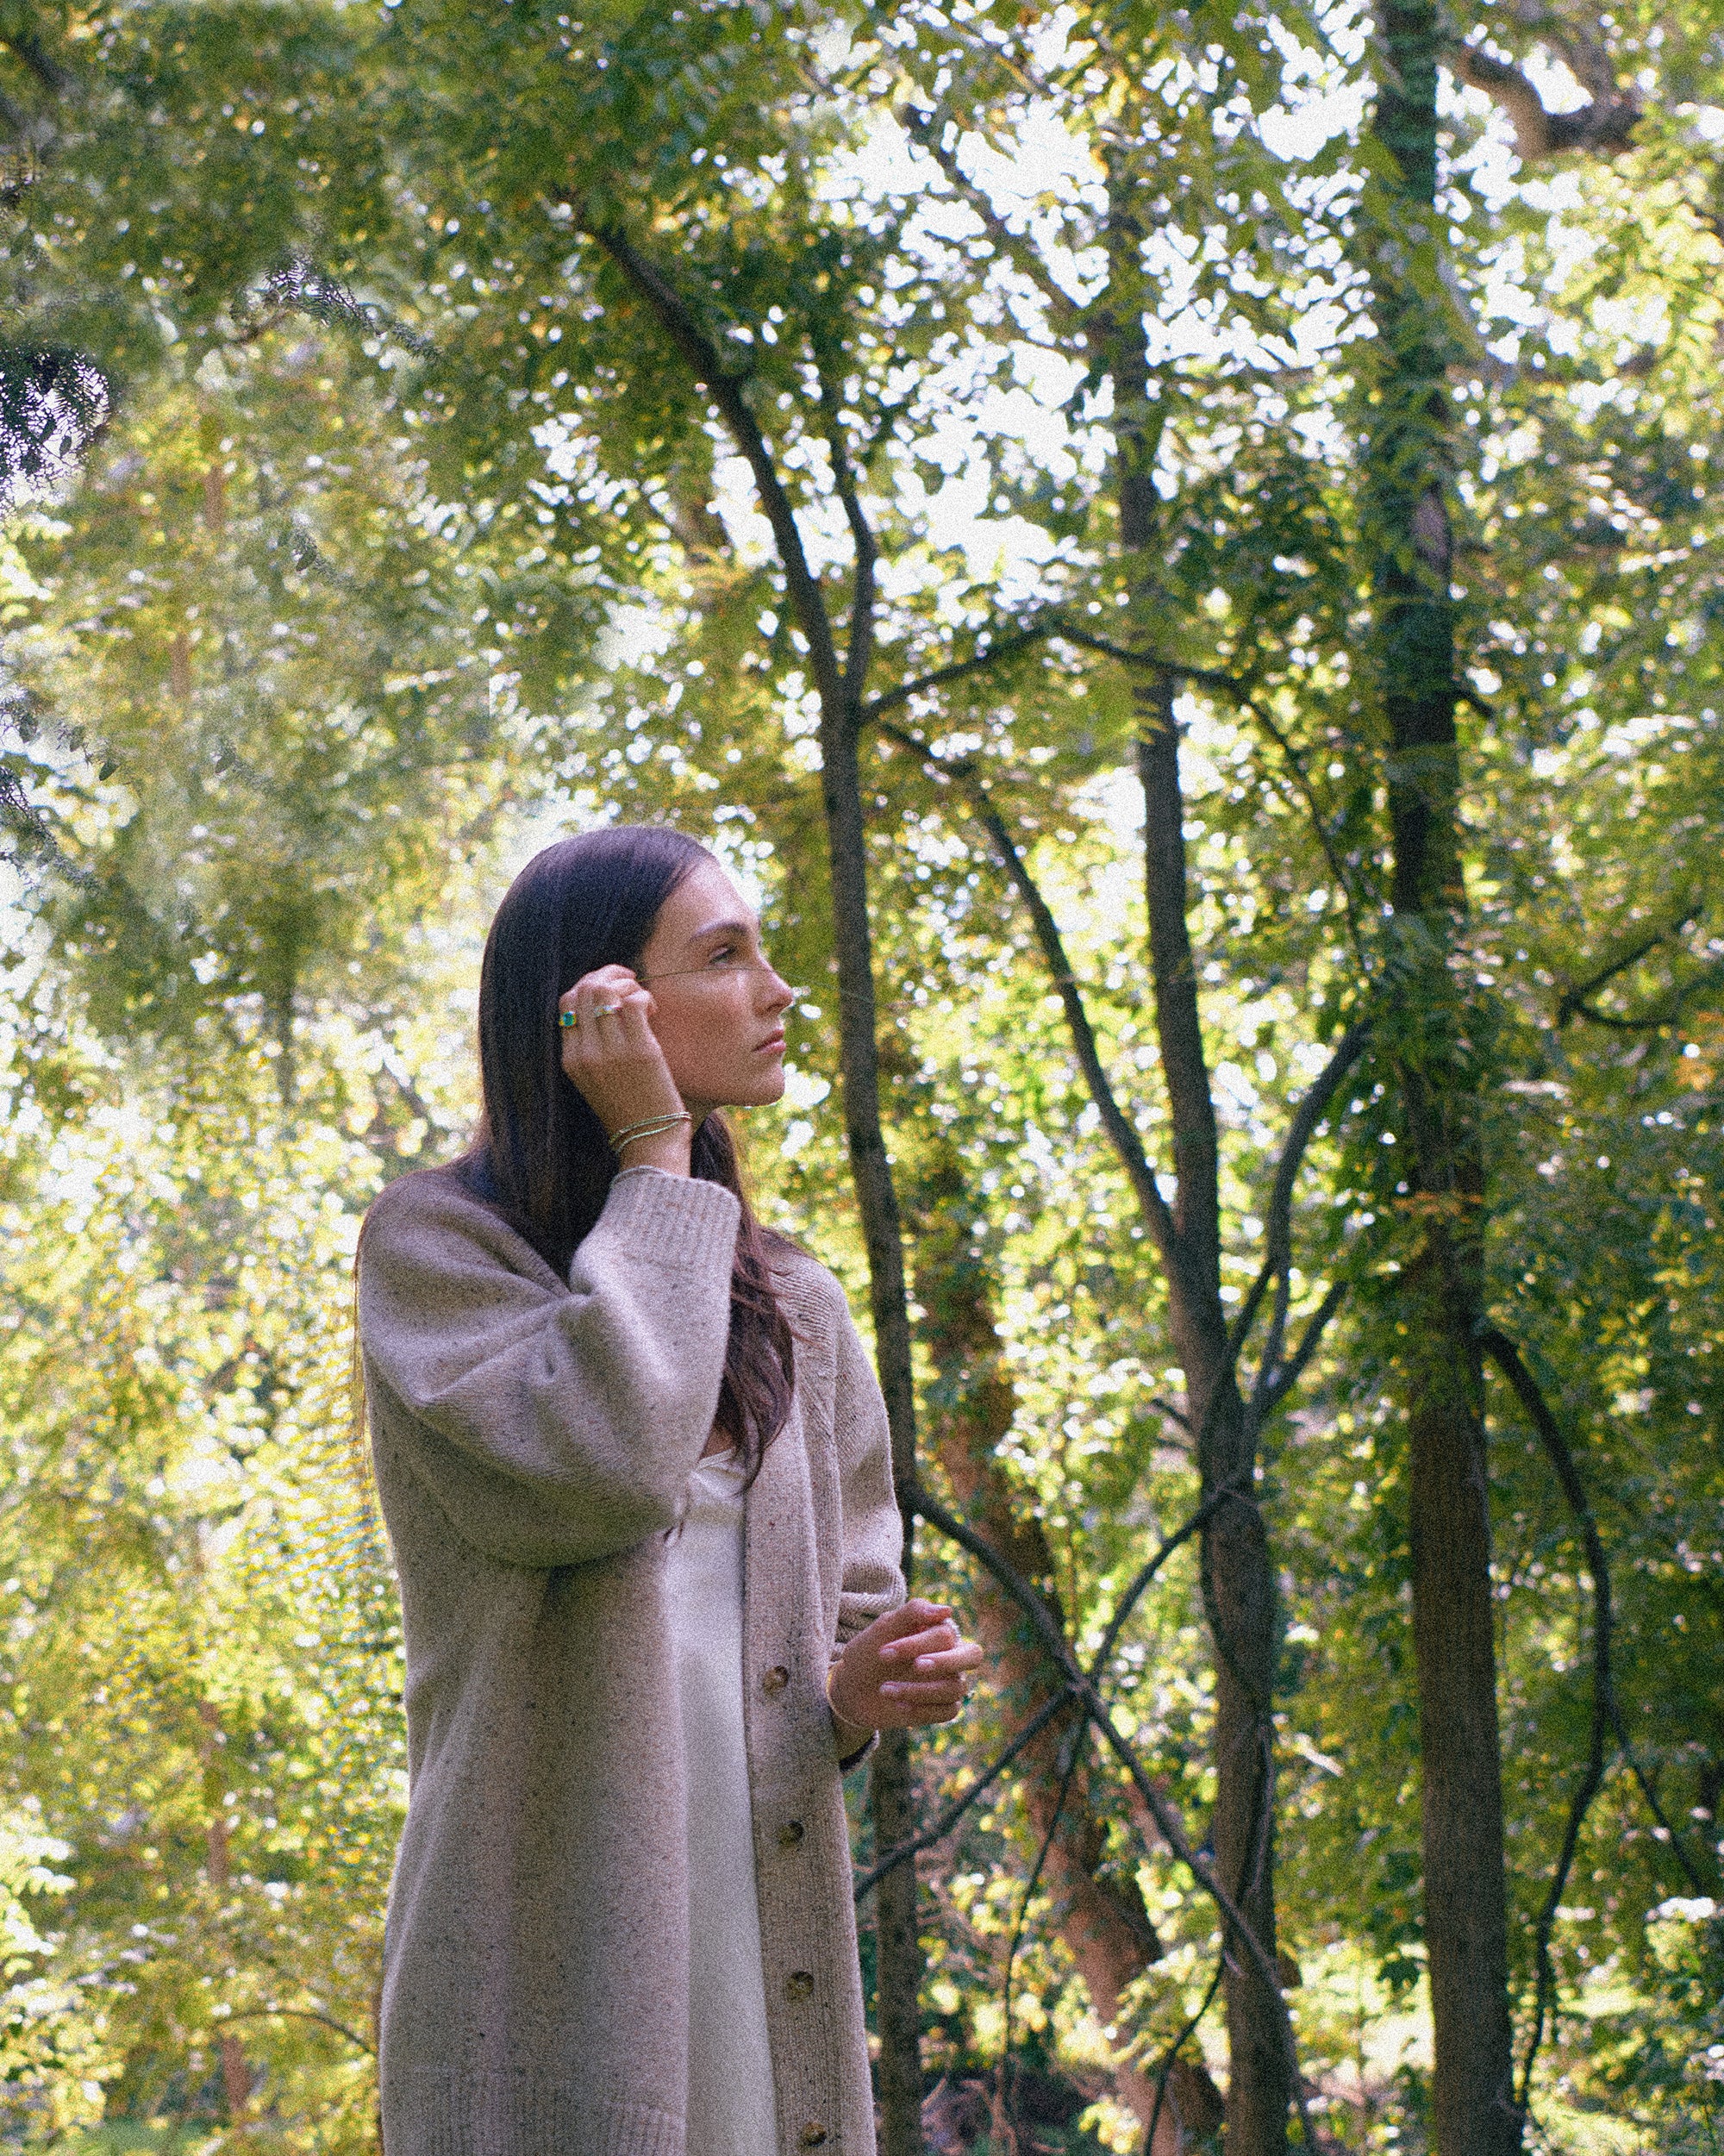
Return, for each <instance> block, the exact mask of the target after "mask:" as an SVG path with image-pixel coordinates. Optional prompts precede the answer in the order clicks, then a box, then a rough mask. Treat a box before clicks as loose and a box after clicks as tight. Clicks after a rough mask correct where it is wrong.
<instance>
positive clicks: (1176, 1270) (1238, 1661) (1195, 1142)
mask: <svg viewBox="0 0 1724 2156" xmlns="http://www.w3.org/2000/svg"><path fill="white" fill-rule="evenodd" d="M1142 238H1143V234H1142V228H1141V226H1140V222H1139V220H1138V217H1137V214H1136V202H1135V195H1134V187H1133V183H1132V178H1131V174H1130V172H1129V170H1128V168H1127V164H1126V162H1125V161H1124V160H1123V159H1121V160H1119V161H1117V162H1115V164H1114V165H1113V166H1111V167H1110V170H1109V219H1108V250H1109V281H1108V286H1107V289H1106V291H1104V293H1103V294H1102V297H1101V299H1100V300H1099V301H1098V302H1097V303H1096V307H1095V309H1093V311H1092V315H1091V329H1090V337H1091V344H1092V349H1093V350H1094V351H1095V353H1096V356H1097V357H1098V358H1099V359H1101V360H1102V363H1103V364H1104V365H1105V366H1106V368H1107V372H1108V374H1109V378H1110V379H1111V381H1112V384H1113V392H1114V409H1115V422H1114V440H1115V484H1116V487H1117V490H1118V499H1119V517H1120V544H1121V549H1122V551H1123V553H1124V555H1125V560H1126V565H1127V573H1128V575H1129V576H1130V578H1131V582H1132V591H1133V614H1134V621H1133V627H1134V632H1135V641H1137V642H1138V643H1139V644H1140V646H1142V645H1149V644H1152V642H1153V641H1156V631H1157V628H1158V625H1159V597H1160V590H1159V585H1160V574H1159V571H1160V565H1159V561H1158V560H1157V559H1156V556H1155V552H1154V541H1155V538H1156V534H1157V531H1158V528H1159V511H1158V503H1157V497H1156V492H1155V484H1154V466H1155V459H1156V453H1157V448H1158V446H1159V437H1160V421H1159V405H1158V403H1157V400H1156V399H1155V398H1154V397H1152V395H1151V389H1152V378H1151V370H1150V366H1149V348H1148V343H1147V340H1146V334H1145V328H1144V304H1145V298H1146V294H1145V291H1144V278H1143V272H1142V268H1141V261H1140V253H1141V247H1142ZM1134 698H1135V703H1136V711H1137V727H1138V750H1137V762H1138V778H1139V781H1140V784H1141V786H1142V789H1143V801H1144V869H1145V889H1146V900H1147V905H1148V917H1149V946H1150V966H1151V975H1152V987H1153V991H1154V1001H1155V1023H1156V1034H1157V1039H1158V1042H1159V1047H1160V1052H1161V1072H1162V1080H1163V1083H1164V1084H1165V1087H1166V1089H1167V1101H1168V1108H1169V1110H1170V1114H1171V1122H1172V1131H1173V1162H1174V1170H1175V1178H1176V1195H1175V1197H1174V1200H1173V1204H1172V1213H1171V1222H1167V1223H1165V1225H1164V1227H1163V1230H1162V1234H1161V1238H1160V1240H1161V1243H1162V1249H1161V1256H1162V1259H1163V1264H1164V1266H1165V1273H1166V1278H1167V1292H1168V1315H1169V1321H1170V1324H1171V1330H1172V1334H1173V1347H1174V1353H1175V1354H1176V1355H1177V1358H1178V1360H1179V1364H1180V1367H1181V1369H1182V1371H1183V1372H1184V1378H1185V1394H1186V1405H1187V1410H1188V1414H1189V1416H1190V1424H1191V1427H1192V1428H1193V1429H1200V1430H1202V1431H1203V1432H1204V1433H1205V1440H1204V1444H1203V1447H1202V1457H1201V1458H1200V1459H1199V1461H1198V1466H1199V1470H1200V1472H1201V1474H1202V1483H1203V1495H1204V1496H1205V1497H1206V1498H1207V1497H1209V1496H1211V1495H1213V1494H1214V1493H1215V1491H1216V1490H1221V1489H1227V1490H1232V1491H1234V1493H1235V1497H1236V1502H1234V1503H1228V1504H1226V1505H1223V1506H1222V1507H1221V1509H1219V1510H1218V1511H1217V1512H1216V1514H1215V1515H1214V1516H1213V1517H1212V1519H1211V1520H1210V1522H1209V1525H1208V1526H1207V1527H1206V1528H1205V1529H1204V1531H1203V1538H1202V1566H1203V1578H1204V1584H1205V1592H1204V1603H1205V1608H1206V1610H1207V1614H1208V1616H1209V1627H1210V1631H1211V1634H1212V1635H1213V1637H1214V1640H1215V1658H1216V1663H1217V1669H1216V1698H1215V1772H1216V1796H1215V1823H1214V1839H1215V1854H1216V1858H1217V1859H1218V1862H1219V1865H1220V1867H1221V1877H1222V1881H1223V1884H1225V1885H1226V1886H1227V1889H1228V1890H1229V1891H1230V1892H1232V1893H1233V1894H1234V1896H1235V1897H1237V1900H1238V1902H1239V1903H1240V1914H1241V1915H1244V1916H1245V1917H1246V1921H1247V1922H1249V1923H1250V1924H1251V1927H1252V1930H1253V1932H1254V1933H1255V1934H1256V1936H1257V1938H1258V1940H1259V1942H1260V1943H1261V1945H1262V1946H1263V1948H1264V1950H1265V1953H1266V1954H1267V1955H1268V1956H1269V1958H1270V1959H1271V1962H1272V1961H1273V1960H1274V1959H1275V1957H1276V1939H1275V1878H1274V1786H1273V1772H1272V1770H1273V1762H1274V1753H1273V1743H1272V1737H1273V1725H1272V1722H1271V1720H1270V1694H1271V1688H1272V1684H1273V1673H1274V1667H1275V1628H1276V1601H1277V1597H1276V1591H1275V1576H1274V1572H1273V1568H1272V1566H1271V1563H1270V1557H1269V1545H1268V1538H1267V1535H1266V1534H1265V1531H1264V1527H1263V1522H1262V1517H1261V1515H1260V1514H1259V1511H1258V1509H1257V1505H1256V1501H1255V1499H1256V1492H1255V1489H1254V1482H1255V1472H1256V1431H1255V1428H1254V1426H1253V1424H1252V1421H1251V1419H1250V1417H1249V1416H1248V1415H1247V1414H1246V1409H1245V1404H1244V1403H1243V1401H1242V1400H1241V1399H1240V1393H1239V1388H1238V1386H1237V1384H1236V1383H1235V1382H1234V1375H1233V1372H1231V1370H1230V1369H1228V1368H1227V1317H1226V1312H1225V1310H1224V1309H1223V1306H1222V1303H1221V1180H1220V1159H1221V1149H1220V1142H1219V1139H1218V1135H1217V1132H1216V1126H1215V1102H1214V1098H1213V1096H1212V1094H1211V1091H1210V1085H1209V1065H1208V1060H1207V1058H1206V1056H1205V1053H1204V1048H1203V1032H1202V1014H1201V1012H1200V1010H1199V1008H1198V1001H1197V982H1196V971H1195V966H1194V963H1193V959H1192V953H1191V940H1190V928H1189V925H1188V922H1187V920H1186V906H1187V896H1188V894H1187V885H1186V875H1185V839H1184V795H1183V792H1182V790H1181V785H1180V778H1179V741H1178V730H1177V725H1176V723H1175V721H1174V716H1173V683H1172V680H1171V678H1170V677H1169V676H1167V675H1166V674H1165V673H1162V672H1148V673H1140V674H1139V676H1138V677H1137V679H1136V684H1135V690H1134ZM1151 1225H1153V1222H1152V1223H1151ZM1226 2001H1227V2054H1228V2065H1227V2149H1228V2156H1283V2153H1284V2150H1285V2148H1286V2146H1287V2110H1288V2106H1289V2104H1290V2102H1291V2100H1292V2094H1293V2090H1292V2083H1291V2078H1290V2064H1289V2060H1288V2056H1287V2050H1286V2044H1285V2039H1284V2033H1283V2029H1284V2025H1283V2021H1282V2003H1281V2001H1280V2000H1279V1999H1278V1998H1277V1997H1274V1996H1273V1994H1272V1993H1271V1990H1269V1987H1268V1986H1267V1984H1265V1981H1264V1979H1263V1978H1262V1977H1261V1976H1260V1975H1259V1974H1258V1973H1257V1972H1256V1971H1255V1970H1254V1969H1253V1968H1252V1965H1251V1963H1250V1962H1249V1960H1248V1959H1247V1958H1246V1956H1245V1955H1243V1954H1242V1953H1238V1952H1237V1951H1234V1952H1230V1953H1229V1954H1228V1959H1227V1976H1226Z"/></svg>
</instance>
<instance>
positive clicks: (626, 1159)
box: [617, 1123, 690, 1175]
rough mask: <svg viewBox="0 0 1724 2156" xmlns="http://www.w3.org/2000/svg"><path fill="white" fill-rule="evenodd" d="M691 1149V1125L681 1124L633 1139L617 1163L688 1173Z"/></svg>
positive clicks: (668, 1173) (619, 1164) (620, 1154)
mask: <svg viewBox="0 0 1724 2156" xmlns="http://www.w3.org/2000/svg"><path fill="white" fill-rule="evenodd" d="M689 1159H690V1138H689V1127H688V1125H687V1124H686V1123H681V1124H679V1125H678V1127H677V1128H675V1129H674V1130H664V1131H658V1132H655V1133H654V1134H653V1135H652V1136H650V1137H643V1138H633V1139H631V1140H629V1142H628V1144H627V1145H626V1146H624V1147H622V1150H621V1152H620V1153H618V1154H617V1165H618V1167H619V1168H662V1169H663V1170H664V1172H665V1174H666V1175H686V1174H687V1173H688V1172H689Z"/></svg>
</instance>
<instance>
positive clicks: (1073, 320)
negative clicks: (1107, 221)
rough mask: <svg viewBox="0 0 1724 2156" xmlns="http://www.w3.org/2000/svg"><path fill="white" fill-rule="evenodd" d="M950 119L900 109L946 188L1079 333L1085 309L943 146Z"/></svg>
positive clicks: (1057, 316)
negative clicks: (959, 200) (946, 124)
mask: <svg viewBox="0 0 1724 2156" xmlns="http://www.w3.org/2000/svg"><path fill="white" fill-rule="evenodd" d="M946 117H947V116H946V115H944V114H942V113H940V112H939V111H937V110H935V111H931V112H919V111H917V110H916V109H915V107H914V106H912V105H909V104H905V105H902V106H900V107H899V109H898V114H897V119H898V124H899V126H900V127H901V128H903V131H904V133H905V134H907V135H909V138H910V140H911V141H912V142H914V143H915V146H916V147H917V148H918V149H919V150H921V151H923V152H924V153H926V154H927V155H928V157H930V158H932V159H933V160H934V163H935V164H936V165H937V166H939V167H940V172H941V175H942V176H943V177H944V178H945V180H946V184H947V185H948V186H949V187H950V188H951V189H952V191H953V194H955V195H957V196H958V197H959V198H960V199H961V200H962V201H963V202H964V203H965V206H966V208H968V209H969V210H970V211H971V214H972V215H973V216H975V217H976V218H978V220H979V222H980V223H981V225H982V228H983V229H984V231H985V232H986V234H987V235H988V237H989V238H990V240H991V241H993V243H994V245H995V247H996V248H997V249H998V250H999V252H1000V253H1002V254H1003V256H1004V257H1005V258H1006V259H1007V261H1009V263H1010V264H1011V266H1012V267H1013V268H1014V269H1015V271H1016V272H1017V273H1018V275H1019V276H1020V277H1021V278H1023V279H1024V280H1025V282H1026V283H1027V284H1033V285H1034V287H1035V289H1036V290H1037V291H1039V292H1040V294H1041V297H1043V299H1044V300H1046V303H1047V308H1048V312H1049V313H1050V314H1051V315H1052V316H1053V319H1054V321H1055V322H1056V323H1057V324H1059V326H1060V327H1061V328H1065V329H1074V328H1077V326H1078V325H1079V323H1080V322H1081V321H1082V318H1083V313H1084V309H1083V306H1082V303H1080V302H1079V301H1077V300H1076V299H1074V298H1073V297H1071V293H1070V292H1068V291H1066V290H1065V287H1064V286H1063V285H1061V284H1058V283H1056V282H1055V280H1054V279H1053V277H1052V276H1050V275H1049V273H1048V270H1047V266H1046V264H1045V263H1044V262H1043V261H1042V259H1041V258H1040V255H1039V254H1038V253H1036V250H1035V248H1034V246H1033V245H1032V243H1031V242H1030V241H1028V239H1026V238H1024V237H1023V236H1021V234H1018V233H1015V232H1014V231H1013V230H1012V228H1011V227H1010V226H1009V224H1008V223H1007V222H1006V221H1005V219H1004V218H1003V216H1001V215H1000V213H999V211H998V210H997V209H995V207H994V204H993V202H992V200H991V199H990V197H989V196H988V194H987V193H986V191H984V189H983V188H981V187H979V186H978V184H977V183H976V182H975V181H974V180H973V179H971V177H970V175H969V174H968V173H967V172H965V170H964V168H963V166H961V165H959V162H958V159H957V156H956V154H955V153H954V152H953V151H951V150H948V149H947V148H946V146H945V144H944V143H943V142H942V141H940V129H941V128H942V127H943V126H944V124H945V122H946Z"/></svg>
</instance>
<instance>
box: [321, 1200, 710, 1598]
mask: <svg viewBox="0 0 1724 2156" xmlns="http://www.w3.org/2000/svg"><path fill="white" fill-rule="evenodd" d="M739 1210H740V1209H739V1207H738V1204H737V1201H736V1198H735V1197H734V1195H733V1194H732V1192H730V1191H728V1190H724V1189H722V1188H721V1186H720V1185H719V1184H714V1183H707V1182H703V1181H699V1180H696V1179H694V1178H689V1177H684V1176H671V1175H659V1174H631V1175H628V1176H625V1177H622V1178H619V1179H618V1180H617V1181H616V1182H615V1184H613V1185H612V1186H611V1190H610V1195H609V1199H608V1201H607V1203H606V1205H605V1209H604V1211H603V1214H602V1215H600V1218H599V1220H598V1222H597V1226H596V1227H595V1228H593V1230H592V1232H591V1233H590V1234H589V1235H588V1237H587V1238H586V1240H585V1241H584V1242H583V1243H582V1245H581V1246H580V1247H579V1249H578V1251H577V1252H576V1253H575V1255H574V1259H573V1262H572V1265H571V1266H570V1270H569V1279H568V1282H567V1284H566V1285H565V1284H564V1283H563V1282H562V1281H560V1280H559V1279H558V1278H557V1276H556V1275H555V1273H554V1272H552V1271H551V1269H550V1268H549V1267H548V1266H547V1265H544V1264H542V1263H541V1262H540V1260H539V1259H537V1258H536V1256H535V1255H534V1253H533V1252H531V1251H530V1250H529V1249H528V1247H527V1246H526V1245H525V1244H524V1243H522V1241H521V1240H520V1239H519V1237H518V1236H516V1235H515V1234H514V1233H513V1231H512V1230H511V1229H510V1228H509V1227H508V1226H507V1225H506V1224H505V1223H504V1222H503V1221H502V1220H501V1219H500V1218H498V1217H497V1215H495V1214H494V1213H492V1212H491V1211H490V1209H489V1208H488V1207H485V1206H483V1205H481V1204H479V1203H478V1202H477V1201H476V1200H474V1199H472V1197H468V1196H467V1195H466V1194H465V1192H464V1191H463V1190H461V1189H460V1188H459V1185H458V1184H455V1183H454V1182H453V1178H448V1177H446V1176H442V1175H440V1174H428V1175H426V1176H424V1177H423V1178H421V1177H412V1178H403V1181H402V1182H401V1183H400V1184H395V1185H393V1186H391V1188H390V1190H387V1191H385V1192H384V1195H383V1197H381V1198H380V1199H379V1200H378V1203H377V1204H376V1205H375V1206H374V1207H373V1209H372V1215H371V1218H370V1219H369V1221H368V1222H367V1223H366V1228H365V1235H364V1237H363V1240H362V1242H361V1246H360V1258H359V1336H360V1341H361V1345H362V1347H363V1350H364V1355H365V1377H366V1384H367V1388H368V1390H370V1391H371V1393H372V1396H373V1400H374V1409H373V1412H374V1416H375V1419H376V1422H377V1425H378V1434H379V1435H380V1436H384V1435H386V1437H387V1440H388V1441H389V1442H390V1444H391V1445H393V1446H395V1447H398V1448H399V1449H400V1450H401V1451H402V1452H403V1453H404V1454H405V1465H406V1466H407V1467H408V1469H409V1472H411V1473H412V1474H413V1475H414V1477H415V1478H416V1479H417V1480H418V1481H420V1482H421V1483H422V1484H423V1485H424V1486H426V1487H427V1488H428V1490H430V1492H431V1493H432V1495H433V1496H434V1497H435V1498H436V1500H437V1501H438V1503H440V1505H441V1506H442V1508H443V1509H444V1510H445V1511H446V1512H447V1514H448V1515H449V1517H450V1520H451V1521H452V1522H453V1525H454V1526H455V1527H456V1528H457V1529H458V1530H459V1533H460V1534H463V1535H464V1536H465V1538H466V1539H467V1540H469V1541H471V1542H472V1543H473V1544H474V1545H475V1546H476V1547H478V1548H479V1549H480V1550H482V1551H483V1552H484V1553H485V1554H486V1555H487V1556H490V1557H492V1558H495V1559H500V1560H502V1561H503V1562H504V1563H507V1564H515V1565H535V1566H550V1565H574V1564H580V1563H584V1562H585V1561H587V1560H589V1559H593V1558H597V1557H603V1556H608V1555H609V1554H611V1553H614V1552H616V1551H618V1550H622V1549H627V1548H629V1547H632V1546H633V1545H634V1544H635V1543H637V1542H640V1541H641V1540H645V1538H646V1537H647V1535H649V1534H653V1533H654V1532H655V1531H656V1530H659V1529H661V1528H667V1527H670V1526H671V1525H673V1524H674V1522H675V1521H676V1520H677V1519H678V1516H679V1515H680V1512H681V1509H682V1506H683V1503H684V1499H685V1494H686V1490H687V1486H688V1479H689V1476H690V1472H692V1470H693V1468H694V1465H695V1463H696V1461H697V1460H698V1459H699V1458H700V1456H701V1453H702V1452H703V1449H704V1447H705V1445H706V1442H707V1439H708V1437H709V1434H710V1432H711V1429H712V1422H713V1416H714V1414H715V1411H716V1409H717V1405H718V1392H719V1384H720V1381H721V1377H722V1374H723V1367H724V1354H725V1346H726V1342H727V1340H728V1335H729V1326H730V1276H731V1265H732V1259H733V1254H734V1249H735V1243H736V1227H737V1220H738V1216H739ZM391 1410H393V1411H391Z"/></svg>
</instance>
